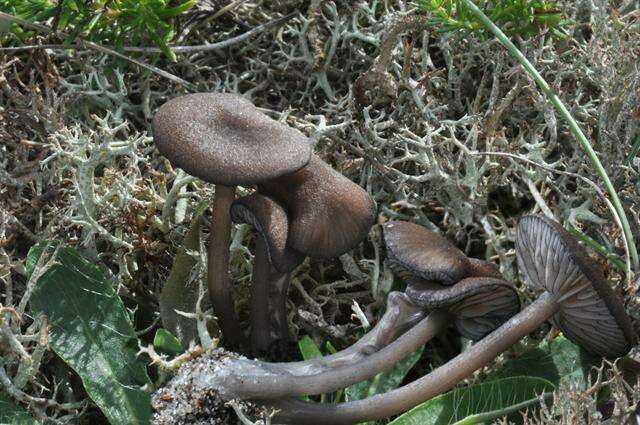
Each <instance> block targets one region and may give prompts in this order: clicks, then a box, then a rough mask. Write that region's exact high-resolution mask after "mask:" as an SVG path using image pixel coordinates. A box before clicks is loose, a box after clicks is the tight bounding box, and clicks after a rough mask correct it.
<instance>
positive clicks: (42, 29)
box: [0, 12, 195, 90]
mask: <svg viewBox="0 0 640 425" xmlns="http://www.w3.org/2000/svg"><path fill="white" fill-rule="evenodd" d="M0 19H4V20H7V21H9V22H14V23H16V24H19V25H22V26H23V27H26V28H30V29H32V30H35V31H39V32H42V33H47V34H50V33H52V32H53V30H52V29H51V28H49V27H46V26H44V25H40V24H35V23H33V22H29V21H26V20H24V19H21V18H18V17H16V16H13V15H11V14H8V13H4V12H0ZM61 34H62V35H66V34H65V33H61ZM78 40H79V41H80V44H77V45H75V46H69V47H68V48H71V49H73V48H76V49H77V48H78V47H85V48H88V49H91V50H96V51H99V52H102V53H107V54H109V55H112V56H115V57H118V58H120V59H124V60H126V61H129V62H131V63H134V64H136V65H138V66H140V67H142V68H145V69H148V70H149V71H151V72H153V73H155V74H158V75H160V76H161V77H164V78H166V79H168V80H171V81H173V82H174V83H178V84H182V85H183V86H185V87H187V88H189V89H192V90H194V89H195V85H194V84H192V83H190V82H188V81H186V80H183V79H182V78H180V77H177V76H175V75H173V74H171V73H170V72H167V71H164V70H162V69H160V68H158V67H155V66H153V65H149V64H147V63H144V62H141V61H139V60H137V59H133V58H130V57H128V56H127V55H123V54H122V53H119V52H116V51H115V50H113V49H111V48H109V47H104V46H101V45H100V44H96V43H94V42H92V41H88V40H84V39H82V38H78ZM61 48H67V47H62V46H61ZM2 50H4V49H0V51H2Z"/></svg>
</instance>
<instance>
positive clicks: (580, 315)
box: [262, 215, 635, 424]
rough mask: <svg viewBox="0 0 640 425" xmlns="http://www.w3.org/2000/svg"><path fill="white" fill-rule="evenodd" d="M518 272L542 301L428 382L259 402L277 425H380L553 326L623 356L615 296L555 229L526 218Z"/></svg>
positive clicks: (625, 340)
mask: <svg viewBox="0 0 640 425" xmlns="http://www.w3.org/2000/svg"><path fill="white" fill-rule="evenodd" d="M516 254H517V257H518V266H519V268H520V270H521V272H522V273H523V274H524V276H525V281H526V282H527V283H528V284H530V285H531V286H533V287H534V288H537V289H541V290H543V292H542V294H541V295H540V296H539V297H538V298H537V299H536V300H535V301H534V302H533V303H532V304H531V305H529V306H528V307H526V308H525V309H524V310H522V311H521V312H520V313H518V314H516V315H515V316H513V317H512V318H511V319H509V320H508V321H507V322H505V323H504V324H503V325H502V326H500V327H499V328H498V329H496V330H495V331H493V332H492V333H490V334H489V335H487V336H486V337H485V338H483V339H482V340H480V341H479V342H478V343H476V344H474V345H472V346H471V347H470V348H469V349H467V350H466V351H464V352H463V353H461V354H459V355H458V356H456V357H455V358H453V359H452V360H450V361H449V362H448V363H446V364H445V365H443V366H440V367H439V368H437V369H435V370H434V371H432V372H431V373H429V374H428V375H425V376H423V377H422V378H420V379H418V380H416V381H414V382H412V383H410V384H407V385H405V386H403V387H400V388H397V389H395V390H392V391H389V392H387V393H384V394H378V395H374V396H372V397H369V398H366V399H363V400H358V401H353V402H348V403H342V404H318V403H310V402H303V401H300V400H294V399H286V400H263V401H262V403H263V404H265V405H269V406H271V407H273V408H276V409H278V410H280V413H279V414H278V415H277V418H276V420H277V421H278V422H284V423H294V422H295V423H305V424H319V423H332V424H350V423H356V422H363V421H367V420H374V419H382V418H386V417H388V416H391V415H394V414H398V413H400V412H403V411H405V410H408V409H410V408H412V407H414V406H416V405H418V404H419V403H422V402H424V401H426V400H429V399H430V398H432V397H434V396H436V395H438V394H441V393H442V392H444V391H446V390H448V389H450V388H452V387H453V386H454V385H455V384H456V383H458V382H459V381H461V380H462V379H464V378H466V377H467V376H469V375H471V374H472V373H473V372H474V371H476V370H477V369H479V368H481V367H483V366H484V365H486V364H488V363H489V362H491V361H492V360H493V359H494V358H495V357H496V356H498V355H499V354H500V353H502V352H503V351H505V350H506V349H508V348H509V347H510V346H512V345H513V344H515V343H516V342H517V341H518V340H520V339H521V338H522V337H523V336H525V335H527V334H529V333H530V332H533V331H534V330H535V329H536V328H538V326H540V325H541V324H542V323H544V322H545V321H547V320H549V319H552V320H553V322H554V323H555V324H556V325H557V326H558V327H559V328H560V329H561V330H563V331H564V332H565V333H566V335H567V337H568V338H569V339H571V340H572V341H574V342H576V343H577V344H579V345H581V346H582V347H583V348H584V349H585V350H587V351H590V352H591V353H593V354H597V355H601V356H610V357H614V356H623V355H625V354H626V353H627V352H628V351H629V349H630V348H631V345H632V342H633V341H634V339H635V338H634V335H633V332H632V328H631V323H630V319H629V317H628V316H627V314H626V313H625V311H624V308H623V305H622V302H621V300H620V299H619V297H617V296H616V295H615V293H614V292H613V291H612V289H611V288H610V287H609V286H608V284H607V282H606V281H605V280H604V278H603V274H602V271H601V270H600V269H599V268H598V267H597V266H596V263H594V262H593V261H590V260H589V257H588V255H587V253H586V252H585V250H584V249H583V248H582V247H581V246H580V245H578V243H577V242H576V240H575V239H574V238H573V237H572V236H571V235H569V234H568V233H567V232H566V231H565V230H564V229H563V228H562V227H561V226H560V225H559V224H558V223H556V222H554V221H552V220H550V219H548V218H546V217H543V216H538V215H534V216H527V217H525V218H523V219H522V221H521V222H520V225H519V226H518V232H517V236H516Z"/></svg>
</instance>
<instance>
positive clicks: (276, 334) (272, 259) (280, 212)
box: [231, 193, 304, 354]
mask: <svg viewBox="0 0 640 425" xmlns="http://www.w3.org/2000/svg"><path fill="white" fill-rule="evenodd" d="M231 218H232V220H233V221H234V222H235V223H247V224H251V225H252V226H253V227H255V229H256V230H257V232H258V234H259V235H260V238H258V240H257V241H256V253H255V259H254V263H253V272H252V276H253V282H252V284H251V305H250V310H251V313H250V321H251V344H252V347H253V349H254V351H255V352H256V354H259V353H264V352H265V351H266V350H267V348H268V347H269V345H270V344H271V343H272V342H274V341H277V340H283V339H287V338H288V336H289V327H288V324H287V314H286V294H287V290H288V287H289V279H290V272H291V271H292V270H293V269H295V268H296V267H297V266H298V265H300V263H302V261H303V260H304V254H301V253H299V252H297V251H295V250H294V249H292V248H289V247H288V246H287V236H288V234H289V218H288V217H287V212H286V211H285V210H284V208H283V207H282V206H281V205H280V204H278V203H277V202H276V201H275V200H273V199H271V198H269V197H267V196H263V195H260V194H259V193H253V194H251V195H248V196H244V197H242V198H239V199H237V200H236V201H235V202H234V203H233V204H232V205H231Z"/></svg>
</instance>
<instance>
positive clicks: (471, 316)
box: [405, 277, 520, 341]
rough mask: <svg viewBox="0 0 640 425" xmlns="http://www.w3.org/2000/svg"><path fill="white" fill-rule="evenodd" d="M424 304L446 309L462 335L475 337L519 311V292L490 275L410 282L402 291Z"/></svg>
mask: <svg viewBox="0 0 640 425" xmlns="http://www.w3.org/2000/svg"><path fill="white" fill-rule="evenodd" d="M405 293H406V294H407V296H408V297H409V299H410V300H411V301H413V302H414V303H415V304H417V305H419V306H422V307H423V308H426V309H429V310H433V309H446V310H447V311H449V312H450V313H451V314H453V315H454V316H455V325H456V328H457V329H458V331H459V332H460V334H461V335H462V336H464V337H465V338H469V339H471V340H474V341H478V340H480V339H482V338H484V337H485V336H486V335H487V334H489V333H491V332H493V331H494V330H495V329H496V328H498V327H499V326H500V325H502V324H503V323H504V322H506V321H507V320H509V318H510V317H511V316H513V315H515V314H516V313H518V312H519V311H520V300H519V298H518V294H517V292H516V290H515V288H514V287H513V285H511V284H510V283H508V282H507V281H505V280H502V279H495V278H491V277H469V278H466V279H462V280H461V281H459V282H458V283H456V284H455V285H451V286H439V287H437V288H436V287H431V288H425V287H423V286H418V285H409V286H408V287H407V289H406V291H405Z"/></svg>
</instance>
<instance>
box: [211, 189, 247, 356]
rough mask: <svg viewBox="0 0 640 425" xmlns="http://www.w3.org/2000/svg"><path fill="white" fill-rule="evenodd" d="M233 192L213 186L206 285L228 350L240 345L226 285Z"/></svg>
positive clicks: (228, 287) (232, 190)
mask: <svg viewBox="0 0 640 425" xmlns="http://www.w3.org/2000/svg"><path fill="white" fill-rule="evenodd" d="M235 192H236V188H235V187H228V186H223V185H216V193H215V197H214V199H213V217H212V219H211V238H210V240H209V248H208V258H207V270H208V271H207V283H208V286H209V297H210V298H211V304H212V305H213V313H214V315H215V316H216V317H217V318H218V326H219V327H220V332H221V333H222V336H223V337H224V338H225V339H226V341H227V342H228V343H229V345H230V346H232V347H238V346H240V345H242V343H243V341H244V337H243V334H242V331H241V330H240V323H239V321H238V316H237V314H236V310H235V305H234V302H233V297H232V294H231V283H230V282H229V242H230V238H231V217H230V215H229V208H230V207H231V203H232V202H233V199H234V197H235Z"/></svg>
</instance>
